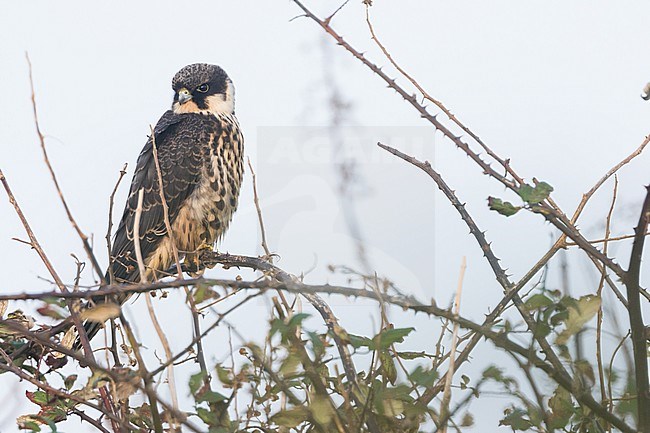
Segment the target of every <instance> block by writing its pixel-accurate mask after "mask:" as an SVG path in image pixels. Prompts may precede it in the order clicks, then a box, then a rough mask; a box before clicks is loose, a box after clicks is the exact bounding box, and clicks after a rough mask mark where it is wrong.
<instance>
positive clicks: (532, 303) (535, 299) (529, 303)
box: [524, 293, 553, 311]
mask: <svg viewBox="0 0 650 433" xmlns="http://www.w3.org/2000/svg"><path fill="white" fill-rule="evenodd" d="M551 305H553V300H552V299H551V298H549V297H548V296H546V295H544V294H542V293H536V294H534V295H533V296H531V297H530V298H528V299H526V303H525V304H524V307H526V310H528V311H532V310H539V309H540V308H544V307H548V306H551Z"/></svg>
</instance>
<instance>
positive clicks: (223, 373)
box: [216, 364, 232, 386]
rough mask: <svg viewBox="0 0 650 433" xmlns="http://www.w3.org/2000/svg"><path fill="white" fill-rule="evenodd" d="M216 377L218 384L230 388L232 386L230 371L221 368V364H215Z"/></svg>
mask: <svg viewBox="0 0 650 433" xmlns="http://www.w3.org/2000/svg"><path fill="white" fill-rule="evenodd" d="M216 368H217V377H218V378H219V382H221V383H223V384H224V385H227V386H231V385H232V371H231V370H229V369H226V368H223V367H222V366H221V364H217V367H216Z"/></svg>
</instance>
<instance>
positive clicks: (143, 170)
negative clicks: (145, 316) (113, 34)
mask: <svg viewBox="0 0 650 433" xmlns="http://www.w3.org/2000/svg"><path fill="white" fill-rule="evenodd" d="M172 88H173V90H174V101H173V103H172V108H171V110H168V111H166V112H165V113H164V114H163V115H162V117H161V118H160V120H159V121H158V123H157V124H156V127H155V128H154V130H153V134H152V135H151V136H150V137H149V139H148V140H147V143H146V144H145V146H144V148H143V149H142V151H141V153H140V156H139V157H138V162H137V166H136V168H135V173H134V175H133V180H132V182H131V188H130V191H129V196H128V199H127V201H126V206H125V208H124V214H123V215H122V220H121V221H120V224H119V226H118V227H117V230H116V232H115V238H114V241H113V245H112V250H111V257H110V265H109V270H108V271H107V273H106V280H107V281H110V282H111V283H127V284H128V283H138V282H140V272H139V270H138V262H137V259H136V251H135V248H136V244H135V239H136V237H137V239H138V240H139V245H140V250H141V252H142V257H143V262H144V265H145V272H144V274H145V278H146V280H147V281H154V280H157V279H159V278H161V277H164V276H166V275H168V274H167V273H166V271H167V270H168V269H170V268H171V266H172V264H173V263H174V260H175V259H174V250H173V249H174V246H175V247H176V249H177V250H178V253H179V255H180V256H181V258H183V257H185V259H186V260H187V259H194V260H196V257H197V253H198V252H199V250H200V249H202V248H212V246H213V245H214V244H215V242H217V241H218V240H219V239H220V238H221V237H222V236H223V234H224V233H225V232H226V230H227V228H228V225H229V223H230V221H231V219H232V216H233V213H234V212H235V210H236V209H237V200H238V196H239V190H240V187H241V182H242V176H243V169H244V162H243V144H244V141H243V136H242V133H241V131H240V128H239V123H238V122H237V118H236V117H235V89H234V86H233V83H232V81H231V80H230V78H229V77H228V75H227V74H226V72H224V70H223V69H221V68H220V67H219V66H216V65H210V64H205V63H196V64H192V65H188V66H185V67H184V68H183V69H181V70H180V71H178V73H177V74H176V75H175V76H174V79H173V80H172ZM154 146H155V147H156V149H155V150H156V153H157V157H158V165H159V167H160V176H161V177H162V193H163V194H162V195H163V196H164V199H165V202H166V204H167V208H168V211H167V213H168V221H169V226H170V227H171V233H169V232H168V230H167V225H166V222H165V211H164V209H163V205H164V203H163V200H162V197H161V193H160V181H159V173H158V169H157V165H156V160H155V158H154ZM140 191H143V201H142V208H141V215H140V221H139V230H138V232H139V233H134V224H135V219H136V210H137V207H138V195H139V193H140ZM127 299H128V295H120V296H119V297H118V298H112V299H108V301H110V302H117V303H119V304H122V303H124V302H125V301H126V300H127ZM94 302H95V303H104V302H107V299H106V298H103V297H102V298H100V299H94ZM102 326H103V325H102V323H99V322H91V321H88V322H86V324H85V328H86V331H87V334H88V338H92V337H93V336H94V335H95V334H97V332H98V331H99V329H100V328H101V327H102ZM75 346H77V348H78V347H79V342H77V343H76V345H75Z"/></svg>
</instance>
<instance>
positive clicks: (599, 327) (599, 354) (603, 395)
mask: <svg viewBox="0 0 650 433" xmlns="http://www.w3.org/2000/svg"><path fill="white" fill-rule="evenodd" d="M617 193H618V176H616V175H614V192H613V193H612V204H611V206H610V207H609V212H608V213H607V218H606V220H605V239H607V238H609V235H610V227H611V223H612V214H613V213H614V206H615V205H616V195H617ZM607 247H608V242H605V243H604V244H603V252H604V253H605V254H607ZM606 276H607V269H606V268H604V267H603V273H602V274H601V277H600V281H599V283H598V289H597V290H596V295H597V296H598V297H599V298H601V299H602V295H603V286H604V284H605V277H606ZM602 331H603V304H602V302H601V303H600V305H599V306H598V315H597V319H596V362H597V365H598V381H599V382H600V401H601V402H602V403H603V404H604V403H605V402H606V401H607V392H606V390H605V372H604V368H603V347H602Z"/></svg>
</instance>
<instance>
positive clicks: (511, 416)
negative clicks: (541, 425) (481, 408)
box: [499, 408, 533, 431]
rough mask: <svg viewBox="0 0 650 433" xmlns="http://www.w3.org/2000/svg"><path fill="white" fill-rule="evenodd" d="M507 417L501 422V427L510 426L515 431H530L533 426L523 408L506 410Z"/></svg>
mask: <svg viewBox="0 0 650 433" xmlns="http://www.w3.org/2000/svg"><path fill="white" fill-rule="evenodd" d="M504 413H505V414H506V416H504V417H503V419H502V420H501V421H499V425H509V426H510V427H511V428H512V429H513V430H522V431H523V430H528V429H529V428H531V427H532V426H533V424H532V423H531V422H530V420H528V419H527V418H525V416H526V411H525V410H523V409H521V408H509V409H506V410H505V412H504Z"/></svg>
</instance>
